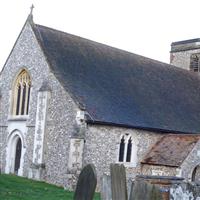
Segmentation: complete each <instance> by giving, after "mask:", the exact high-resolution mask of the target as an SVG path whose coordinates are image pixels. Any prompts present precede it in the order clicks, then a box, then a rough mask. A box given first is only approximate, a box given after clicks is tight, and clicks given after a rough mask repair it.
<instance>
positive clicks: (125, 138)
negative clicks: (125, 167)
mask: <svg viewBox="0 0 200 200" xmlns="http://www.w3.org/2000/svg"><path fill="white" fill-rule="evenodd" d="M132 145H133V144H132V137H131V136H129V135H122V137H121V139H120V144H119V156H118V162H131V161H132Z"/></svg>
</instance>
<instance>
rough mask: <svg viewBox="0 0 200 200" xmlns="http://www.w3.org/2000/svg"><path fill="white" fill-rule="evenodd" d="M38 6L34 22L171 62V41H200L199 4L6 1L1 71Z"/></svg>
mask: <svg viewBox="0 0 200 200" xmlns="http://www.w3.org/2000/svg"><path fill="white" fill-rule="evenodd" d="M32 3H33V4H34V6H35V9H34V11H33V15H34V22H35V23H37V24H41V25H45V26H49V27H52V28H55V29H58V30H62V31H65V32H68V33H72V34H74V35H79V36H81V37H85V38H88V39H91V40H94V41H97V42H101V43H105V44H108V45H111V46H114V47H117V48H120V49H124V50H127V51H130V52H133V53H137V54H141V55H144V56H146V57H150V58H153V59H156V60H160V61H164V62H169V51H170V44H171V42H173V41H179V40H185V39H192V38H198V37H200V26H199V24H198V22H199V13H200V12H199V8H200V1H199V0H57V1H55V0H48V1H47V0H5V1H2V2H1V4H0V24H1V26H0V27H1V31H0V69H1V68H2V67H3V65H4V63H5V61H6V59H7V57H8V55H9V53H10V51H11V49H12V47H13V45H14V42H15V40H16V39H17V36H18V34H19V33H20V31H21V28H22V26H23V25H24V22H25V20H26V18H27V16H28V14H29V12H30V6H31V4H32Z"/></svg>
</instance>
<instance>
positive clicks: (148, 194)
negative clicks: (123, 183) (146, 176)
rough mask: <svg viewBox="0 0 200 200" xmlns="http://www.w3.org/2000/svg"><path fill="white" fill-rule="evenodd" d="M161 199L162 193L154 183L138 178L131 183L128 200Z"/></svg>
mask: <svg viewBox="0 0 200 200" xmlns="http://www.w3.org/2000/svg"><path fill="white" fill-rule="evenodd" d="M142 199H144V200H162V199H163V197H162V194H161V191H160V189H159V187H157V186H156V185H153V184H150V183H147V182H145V181H142V180H139V181H135V183H132V188H131V193H130V198H129V200H142Z"/></svg>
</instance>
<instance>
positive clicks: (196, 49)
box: [170, 38, 200, 72]
mask: <svg viewBox="0 0 200 200" xmlns="http://www.w3.org/2000/svg"><path fill="white" fill-rule="evenodd" d="M170 64H172V65H175V66H177V67H181V68H183V69H187V70H190V71H194V72H200V38H196V39H191V40H183V41H179V42H173V43H172V44H171V52H170Z"/></svg>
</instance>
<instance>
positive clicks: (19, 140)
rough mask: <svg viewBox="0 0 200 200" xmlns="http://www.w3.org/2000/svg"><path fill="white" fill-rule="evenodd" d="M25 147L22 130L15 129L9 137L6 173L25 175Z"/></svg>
mask: <svg viewBox="0 0 200 200" xmlns="http://www.w3.org/2000/svg"><path fill="white" fill-rule="evenodd" d="M24 154H25V147H24V141H23V137H22V134H21V132H20V131H18V130H15V131H14V132H13V133H11V134H10V135H9V137H8V143H7V149H6V168H5V173H7V174H9V173H12V174H16V175H19V176H22V175H23V165H24Z"/></svg>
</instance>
